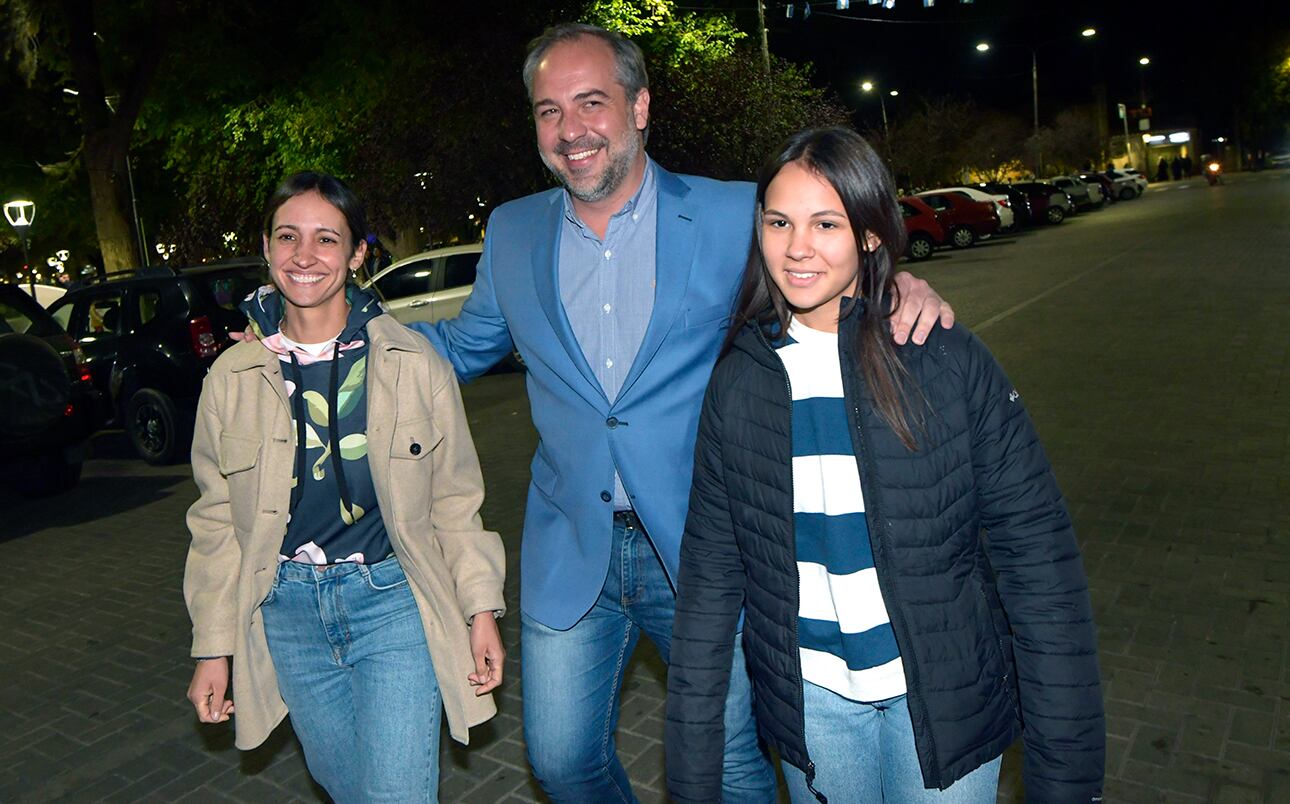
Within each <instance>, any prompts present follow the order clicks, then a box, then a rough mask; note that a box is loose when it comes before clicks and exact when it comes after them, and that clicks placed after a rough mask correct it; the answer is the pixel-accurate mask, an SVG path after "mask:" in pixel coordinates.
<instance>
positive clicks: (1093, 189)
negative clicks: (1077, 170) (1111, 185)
mask: <svg viewBox="0 0 1290 804" xmlns="http://www.w3.org/2000/svg"><path fill="white" fill-rule="evenodd" d="M1044 181H1045V182H1047V183H1048V184H1051V185H1053V186H1055V187H1057V188H1059V189H1060V190H1061V191H1062V192H1064V193H1066V195H1068V196H1070V199H1071V203H1072V204H1074V205H1075V208H1076V209H1097V208H1098V207H1100V206H1102V188H1101V187H1100V186H1099V185H1096V184H1089V183H1088V182H1085V181H1081V180H1080V179H1077V178H1075V177H1074V176H1053V177H1052V178H1050V179H1044Z"/></svg>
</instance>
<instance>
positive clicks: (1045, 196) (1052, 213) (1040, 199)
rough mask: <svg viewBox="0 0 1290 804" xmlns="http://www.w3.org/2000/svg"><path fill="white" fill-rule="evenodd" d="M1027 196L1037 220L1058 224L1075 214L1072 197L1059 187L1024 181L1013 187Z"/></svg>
mask: <svg viewBox="0 0 1290 804" xmlns="http://www.w3.org/2000/svg"><path fill="white" fill-rule="evenodd" d="M1012 186H1013V187H1016V188H1017V189H1019V190H1021V191H1022V192H1024V193H1025V194H1026V198H1027V199H1028V200H1029V201H1030V208H1031V210H1032V214H1033V215H1034V216H1035V218H1036V219H1037V220H1043V221H1046V222H1047V223H1050V224H1058V223H1061V222H1062V221H1064V220H1066V218H1067V216H1069V215H1074V214H1075V205H1074V204H1072V203H1071V199H1070V196H1068V195H1066V193H1064V192H1062V190H1061V189H1060V188H1059V187H1056V186H1054V185H1051V184H1047V183H1045V182H1042V181H1023V182H1017V183H1016V184H1014V185H1012Z"/></svg>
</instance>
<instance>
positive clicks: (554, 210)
mask: <svg viewBox="0 0 1290 804" xmlns="http://www.w3.org/2000/svg"><path fill="white" fill-rule="evenodd" d="M534 227H535V230H534V233H533V238H532V242H533V244H534V247H533V284H534V285H535V286H536V288H537V297H538V304H540V305H541V306H542V311H543V312H544V313H546V318H547V321H549V322H551V330H552V331H553V332H554V333H555V336H556V339H557V340H559V341H560V344H561V345H562V346H563V347H564V350H565V351H566V352H568V354H569V359H570V360H571V361H573V365H574V366H576V367H577V369H578V372H579V373H580V374H581V375H582V377H583V379H584V380H586V381H587V384H588V385H589V386H590V387H591V388H592V389H593V391H592V393H594V394H595V397H594V398H593V397H588V396H587V394H586V393H585V392H583V391H580V392H579V393H582V395H583V396H584V397H587V399H588V401H591V402H592V403H593V404H595V405H597V406H603V405H606V404H608V401H609V400H608V398H607V397H606V396H605V391H604V389H603V388H601V387H600V380H598V379H596V375H595V374H594V373H593V372H592V370H591V366H590V365H589V364H588V363H587V358H586V356H585V355H584V354H583V353H582V347H581V346H580V345H578V338H577V336H575V335H574V334H573V327H572V326H570V324H569V316H568V314H566V313H565V310H564V302H563V301H561V300H560V277H559V271H560V235H561V232H563V231H564V204H563V191H562V190H559V191H553V192H552V193H551V204H550V206H548V207H547V208H546V210H545V213H544V214H543V215H541V216H539V217H538V218H537V219H536V220H535V221H534Z"/></svg>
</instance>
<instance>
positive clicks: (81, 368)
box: [69, 346, 94, 415]
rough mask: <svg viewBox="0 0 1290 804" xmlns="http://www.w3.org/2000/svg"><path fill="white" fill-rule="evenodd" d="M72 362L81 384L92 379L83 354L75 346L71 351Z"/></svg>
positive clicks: (88, 364) (88, 365)
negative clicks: (74, 363) (74, 362)
mask: <svg viewBox="0 0 1290 804" xmlns="http://www.w3.org/2000/svg"><path fill="white" fill-rule="evenodd" d="M72 360H74V361H76V376H78V377H79V378H80V380H81V382H90V381H92V380H93V379H94V376H93V375H92V374H90V363H89V361H88V360H86V359H85V352H83V351H81V347H79V346H77V347H76V348H74V349H72ZM69 415H70V414H69Z"/></svg>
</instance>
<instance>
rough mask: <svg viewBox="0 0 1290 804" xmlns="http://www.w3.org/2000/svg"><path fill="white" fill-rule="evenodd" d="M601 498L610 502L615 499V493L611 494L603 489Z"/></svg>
mask: <svg viewBox="0 0 1290 804" xmlns="http://www.w3.org/2000/svg"><path fill="white" fill-rule="evenodd" d="M600 499H602V500H604V501H605V502H609V501H611V500H613V499H614V495H612V494H610V493H609V492H607V491H602V492H600Z"/></svg>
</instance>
